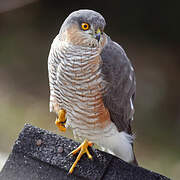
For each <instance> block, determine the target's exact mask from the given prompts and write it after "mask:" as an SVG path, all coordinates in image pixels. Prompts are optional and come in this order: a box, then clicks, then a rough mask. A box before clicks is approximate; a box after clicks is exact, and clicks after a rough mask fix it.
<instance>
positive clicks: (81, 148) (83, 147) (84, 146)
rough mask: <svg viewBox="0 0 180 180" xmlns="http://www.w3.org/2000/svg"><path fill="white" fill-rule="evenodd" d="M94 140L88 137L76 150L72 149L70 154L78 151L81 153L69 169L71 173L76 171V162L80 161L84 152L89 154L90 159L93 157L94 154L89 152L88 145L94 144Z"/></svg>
mask: <svg viewBox="0 0 180 180" xmlns="http://www.w3.org/2000/svg"><path fill="white" fill-rule="evenodd" d="M92 145H93V144H92V142H90V141H88V140H87V139H85V140H84V142H83V143H82V144H81V145H80V146H79V147H78V148H77V149H75V150H74V151H72V152H71V153H70V154H69V155H71V154H73V155H74V154H76V153H77V152H78V151H80V152H79V154H78V157H77V158H76V161H75V162H74V163H73V165H72V166H71V169H70V170H69V173H70V174H71V173H72V172H73V171H74V168H75V167H76V164H77V163H78V161H79V160H80V159H81V157H82V155H83V154H84V153H86V154H87V156H88V158H89V159H92V156H91V154H90V153H89V151H88V146H92Z"/></svg>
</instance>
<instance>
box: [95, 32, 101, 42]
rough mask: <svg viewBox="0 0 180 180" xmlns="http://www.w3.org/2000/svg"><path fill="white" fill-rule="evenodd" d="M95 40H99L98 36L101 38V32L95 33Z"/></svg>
mask: <svg viewBox="0 0 180 180" xmlns="http://www.w3.org/2000/svg"><path fill="white" fill-rule="evenodd" d="M95 38H96V40H97V41H98V42H99V40H100V38H101V34H96V37H95Z"/></svg>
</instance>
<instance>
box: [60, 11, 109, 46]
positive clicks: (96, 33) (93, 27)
mask: <svg viewBox="0 0 180 180" xmlns="http://www.w3.org/2000/svg"><path fill="white" fill-rule="evenodd" d="M105 25H106V22H105V20H104V18H103V16H102V15H101V14H100V13H98V12H95V11H93V10H78V11H74V12H72V13H71V14H70V15H69V16H68V17H67V18H66V19H65V21H64V23H63V24H62V26H61V29H60V38H61V40H63V41H67V42H68V43H71V44H73V45H78V46H85V47H102V46H103V44H104V41H105V34H104V32H103V31H104V27H105Z"/></svg>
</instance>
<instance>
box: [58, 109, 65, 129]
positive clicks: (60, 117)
mask: <svg viewBox="0 0 180 180" xmlns="http://www.w3.org/2000/svg"><path fill="white" fill-rule="evenodd" d="M65 116H66V111H65V110H64V109H61V110H60V111H59V113H58V117H57V118H56V121H55V124H56V126H57V127H58V128H59V130H60V131H63V132H65V131H66V127H65V125H66V118H65Z"/></svg>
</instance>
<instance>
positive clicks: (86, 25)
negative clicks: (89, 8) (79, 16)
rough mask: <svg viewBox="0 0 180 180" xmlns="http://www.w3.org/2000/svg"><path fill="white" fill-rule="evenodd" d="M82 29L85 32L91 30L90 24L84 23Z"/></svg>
mask: <svg viewBox="0 0 180 180" xmlns="http://www.w3.org/2000/svg"><path fill="white" fill-rule="evenodd" d="M81 28H82V29H83V30H84V31H87V30H88V29H89V24H88V23H82V24H81Z"/></svg>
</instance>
